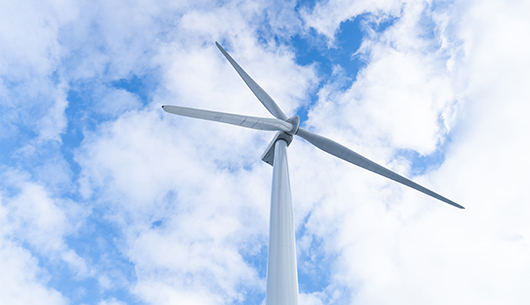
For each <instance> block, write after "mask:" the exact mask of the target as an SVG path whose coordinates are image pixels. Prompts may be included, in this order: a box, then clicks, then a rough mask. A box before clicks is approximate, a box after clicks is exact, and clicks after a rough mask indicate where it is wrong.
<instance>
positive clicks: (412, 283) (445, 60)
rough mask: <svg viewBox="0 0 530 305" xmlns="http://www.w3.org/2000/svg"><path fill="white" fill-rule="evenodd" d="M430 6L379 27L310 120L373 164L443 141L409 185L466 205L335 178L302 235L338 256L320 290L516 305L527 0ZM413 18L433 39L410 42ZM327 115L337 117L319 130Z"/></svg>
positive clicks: (371, 300) (523, 258)
mask: <svg viewBox="0 0 530 305" xmlns="http://www.w3.org/2000/svg"><path fill="white" fill-rule="evenodd" d="M330 5H331V4H330ZM425 9H426V10H427V11H426V12H425V11H424V10H425ZM345 10H346V11H347V9H345ZM430 10H431V8H430V7H429V6H425V5H424V4H423V3H415V2H410V3H408V4H406V5H405V6H404V10H403V13H402V15H401V16H400V18H399V19H398V20H396V21H395V23H394V24H393V25H392V26H391V27H389V28H388V29H387V30H386V31H385V32H384V33H381V34H377V35H375V36H373V37H372V38H371V40H370V41H369V42H365V44H364V46H363V48H362V51H363V52H369V55H370V56H369V62H368V65H367V67H366V68H365V69H364V70H363V71H362V72H361V74H360V75H359V78H358V80H357V81H356V82H355V83H354V84H353V86H352V87H351V88H350V89H349V90H348V91H347V92H345V93H340V92H339V93H337V92H334V90H336V87H335V88H334V87H333V85H332V84H331V85H329V86H328V87H327V88H324V89H323V90H322V91H321V93H320V97H321V99H320V101H319V104H318V105H317V107H316V108H315V109H314V110H313V112H311V114H310V118H311V123H312V124H313V126H315V128H317V129H318V130H323V132H326V133H328V134H331V135H335V137H336V138H342V139H344V142H348V141H350V143H351V142H353V143H352V145H351V147H356V146H361V145H362V146H363V147H362V150H363V153H364V152H366V155H367V156H369V154H370V153H371V154H372V156H375V159H377V158H379V159H380V160H382V162H383V163H385V160H389V159H390V158H392V154H393V153H394V152H393V149H396V148H398V149H399V148H409V149H414V150H416V151H418V152H420V153H430V152H432V151H433V150H434V149H435V145H436V143H437V142H438V141H443V136H444V134H445V133H446V132H449V133H450V134H451V137H452V142H451V143H450V144H449V150H448V153H447V155H446V160H445V162H444V163H443V164H442V166H441V168H440V169H439V170H438V171H436V172H428V173H427V175H426V176H425V177H417V180H418V181H419V182H421V183H424V184H426V185H428V186H433V188H435V189H436V190H439V191H440V192H441V193H442V194H446V195H447V196H449V197H451V198H454V199H455V200H456V201H457V202H459V203H461V204H463V205H464V206H466V208H468V209H467V210H464V211H458V210H456V209H452V208H451V207H446V206H443V205H442V204H439V203H438V202H435V201H433V200H430V199H428V198H426V197H425V196H423V195H421V194H417V193H416V192H414V191H412V190H408V189H403V188H401V187H395V186H394V185H392V184H390V183H382V182H377V183H376V180H375V178H374V179H372V178H370V177H368V175H365V176H363V177H362V178H359V177H356V176H358V175H364V174H361V173H360V172H359V171H357V172H355V170H353V169H351V168H348V169H347V170H348V172H346V171H343V172H342V173H341V174H340V176H339V177H340V180H339V181H337V182H336V185H335V189H336V191H335V192H336V193H335V195H334V196H333V195H332V196H326V197H325V199H324V202H323V203H320V202H318V201H317V204H316V205H315V209H314V210H313V211H312V213H311V216H310V218H309V220H308V223H307V224H306V227H307V228H308V233H309V234H314V235H315V236H318V237H321V238H322V239H323V240H324V247H325V248H327V249H328V250H327V251H329V253H331V255H333V253H335V254H337V255H338V256H337V258H336V263H335V264H333V266H332V268H333V276H332V277H333V279H332V281H331V283H330V288H333V287H337V286H336V285H339V287H340V286H343V285H344V286H347V287H349V291H352V295H351V301H352V302H354V303H357V302H358V303H363V304H390V303H392V304H411V303H412V304H420V303H430V304H448V303H453V304H468V303H481V304H497V303H499V302H508V303H511V304H524V303H525V302H526V301H527V300H528V298H529V295H528V293H527V292H526V289H525V288H523V285H524V284H522V283H526V282H528V275H527V274H528V272H527V270H528V268H529V267H530V261H529V260H528V257H529V256H528V242H527V241H526V239H527V237H528V233H529V229H530V227H529V226H528V224H527V221H526V219H525V217H524V216H523V215H526V214H527V213H526V211H527V208H526V202H527V201H528V198H527V197H528V196H526V195H525V193H524V189H525V187H526V185H528V182H529V181H528V177H527V175H526V174H525V173H526V172H528V169H529V167H530V163H529V162H527V158H526V157H525V156H527V155H528V153H529V151H528V150H529V149H530V142H529V141H528V140H527V138H528V137H527V136H526V134H525V132H526V130H528V129H529V126H528V120H527V119H526V118H525V115H524V114H525V113H527V112H528V103H527V102H526V101H527V100H528V98H529V97H530V92H529V90H528V89H527V86H526V83H527V82H528V80H529V79H530V75H529V74H528V72H527V71H528V68H529V61H528V57H527V56H526V55H523V54H527V53H528V52H529V51H530V50H529V46H528V43H527V41H526V40H525V39H522V37H525V35H526V36H528V35H527V33H526V32H528V30H527V29H529V28H530V27H529V25H528V21H527V19H528V18H527V16H525V15H527V14H525V13H522V12H528V4H526V3H523V2H514V3H510V4H504V3H503V4H494V3H489V2H480V1H477V2H470V3H466V4H461V5H456V6H455V7H450V6H449V7H443V6H441V7H438V8H437V9H436V10H435V11H434V12H433V13H430V12H429V11H430ZM420 17H421V19H420ZM426 17H428V18H432V21H433V22H436V23H435V25H436V27H435V28H434V33H433V35H434V36H433V37H429V36H428V35H427V36H421V35H418V34H421V31H423V29H424V24H422V21H425V18H426ZM322 19H323V20H325V19H326V18H325V17H324V18H322ZM329 19H331V18H329ZM328 32H330V33H333V32H334V30H328ZM433 47H438V48H439V49H438V50H437V51H436V48H435V49H433ZM375 84H378V85H375ZM394 101H396V102H399V103H396V104H393V103H392V102H394ZM397 106H399V107H402V109H399V107H397ZM392 114H393V115H394V117H393V116H392ZM330 115H334V117H337V116H339V118H342V119H335V120H333V121H332V126H329V120H328V121H326V120H325V118H326V117H329V116H330ZM439 118H442V124H440V122H439V120H440V119H439ZM416 124H417V125H416ZM368 141H370V142H368ZM357 143H359V144H357ZM389 144H390V145H391V146H388V145H389ZM385 147H387V148H385ZM359 151H361V148H359ZM387 162H388V161H387ZM342 177H344V178H342ZM332 179H337V178H336V177H332ZM359 179H360V180H361V181H359ZM371 179H372V180H371ZM380 181H382V180H380ZM352 201H353V202H352ZM346 203H348V204H349V205H347V204H346ZM518 215H520V216H518ZM347 299H348V298H347ZM347 299H346V300H344V302H348V300H347Z"/></svg>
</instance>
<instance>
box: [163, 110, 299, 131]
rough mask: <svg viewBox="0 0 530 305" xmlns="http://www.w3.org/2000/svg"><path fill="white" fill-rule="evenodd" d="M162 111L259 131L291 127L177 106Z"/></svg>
mask: <svg viewBox="0 0 530 305" xmlns="http://www.w3.org/2000/svg"><path fill="white" fill-rule="evenodd" d="M162 109H164V111H166V112H169V113H173V114H178V115H182V116H187V117H191V118H196V119H203V120H209V121H216V122H221V123H227V124H232V125H237V126H242V127H247V128H252V129H259V130H274V131H285V132H287V131H291V130H292V129H293V125H292V124H291V123H289V122H285V121H282V120H278V119H273V118H258V117H252V116H246V115H237V114H231V113H223V112H216V111H208V110H200V109H193V108H186V107H179V106H169V105H164V106H162Z"/></svg>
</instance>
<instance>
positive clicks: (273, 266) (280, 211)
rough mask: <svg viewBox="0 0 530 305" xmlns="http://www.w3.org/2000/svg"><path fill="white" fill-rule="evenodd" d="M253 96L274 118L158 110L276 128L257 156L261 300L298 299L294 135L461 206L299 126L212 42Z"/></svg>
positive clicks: (283, 304)
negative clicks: (263, 177)
mask: <svg viewBox="0 0 530 305" xmlns="http://www.w3.org/2000/svg"><path fill="white" fill-rule="evenodd" d="M215 44H216V45H217V47H218V48H219V50H220V51H221V52H222V53H223V55H224V56H225V57H226V59H228V61H229V62H230V64H232V66H233V67H234V69H236V71H237V73H238V74H239V76H241V78H242V79H243V81H244V82H245V83H246V84H247V86H248V87H249V88H250V90H251V91H252V92H253V93H254V95H255V96H256V97H257V98H258V100H259V101H260V102H261V103H262V104H263V106H265V108H267V110H268V111H269V112H270V113H271V114H272V115H273V116H274V118H261V117H252V116H244V115H237V114H230V113H222V112H216V111H208V110H200V109H193V108H186V107H178V106H169V105H164V106H162V108H163V109H164V111H166V112H169V113H173V114H177V115H181V116H187V117H192V118H197V119H203V120H209V121H216V122H222V123H227V124H232V125H238V126H242V127H246V128H252V129H258V130H271V131H277V133H276V135H275V137H274V138H273V139H272V141H271V142H270V144H269V145H268V147H267V149H266V150H265V152H264V153H263V155H262V160H263V161H264V162H266V163H268V164H270V165H272V166H273V174H272V195H271V212H270V213H271V214H270V228H269V230H270V231H269V253H268V257H267V292H266V299H265V300H266V304H267V305H297V304H298V274H297V267H296V245H295V235H294V233H295V232H294V224H293V208H292V202H291V187H290V184H289V170H288V165H287V147H288V146H289V144H290V143H291V141H292V140H293V136H295V135H297V136H299V137H301V138H303V139H305V140H306V141H308V142H309V143H311V144H313V145H314V146H316V147H317V148H319V149H321V150H323V151H325V152H327V153H329V154H331V155H333V156H335V157H338V158H340V159H342V160H344V161H346V162H349V163H352V164H355V165H357V166H360V167H362V168H364V169H367V170H369V171H371V172H374V173H376V174H379V175H381V176H383V177H386V178H389V179H391V180H394V181H396V182H398V183H401V184H404V185H406V186H408V187H411V188H413V189H415V190H418V191H420V192H422V193H424V194H426V195H429V196H431V197H434V198H436V199H438V200H440V201H443V202H445V203H448V204H450V205H452V206H455V207H457V208H460V209H463V208H464V207H463V206H461V205H459V204H457V203H456V202H454V201H451V200H449V199H447V198H445V197H443V196H441V195H439V194H437V193H435V192H433V191H431V190H429V189H427V188H425V187H423V186H421V185H419V184H417V183H415V182H413V181H411V180H409V179H407V178H405V177H403V176H401V175H399V174H397V173H395V172H393V171H391V170H389V169H386V168H385V167H383V166H381V165H379V164H377V163H375V162H372V161H370V160H368V159H367V158H365V157H363V156H361V155H359V154H358V153H356V152H354V151H352V150H351V149H349V148H347V147H345V146H343V145H341V144H339V143H337V142H335V141H333V140H330V139H328V138H325V137H323V136H320V135H317V134H314V133H312V132H310V131H308V130H305V129H303V128H302V127H300V126H299V125H300V118H299V117H298V116H297V115H295V116H293V117H290V118H288V117H287V116H286V115H285V114H284V113H283V111H282V110H281V109H280V107H278V105H277V104H276V102H275V101H274V100H273V99H272V98H271V97H270V96H269V95H268V94H267V93H266V92H265V91H264V90H263V89H262V88H261V87H260V86H259V85H258V84H257V83H256V82H255V81H254V80H253V79H252V78H251V77H250V76H249V75H248V74H247V73H246V72H245V71H244V70H243V69H242V68H241V67H240V66H239V65H238V64H237V63H236V61H235V60H234V59H233V58H232V57H231V56H230V55H229V54H228V53H227V52H226V51H225V50H224V49H223V48H222V47H221V46H220V45H219V44H218V43H217V42H216V43H215Z"/></svg>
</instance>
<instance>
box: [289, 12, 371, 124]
mask: <svg viewBox="0 0 530 305" xmlns="http://www.w3.org/2000/svg"><path fill="white" fill-rule="evenodd" d="M362 20H363V16H358V17H357V18H354V19H351V20H347V21H344V22H342V23H341V24H340V28H339V30H338V31H337V33H336V35H335V44H334V46H333V47H328V46H327V44H326V42H325V38H324V37H323V36H322V35H320V34H318V33H317V32H316V31H315V30H314V29H310V30H309V32H308V33H307V34H297V35H294V36H292V37H291V38H290V41H288V42H287V43H288V44H289V45H291V46H292V47H293V50H294V53H295V56H296V62H297V63H298V64H299V65H302V66H306V65H313V64H314V65H315V68H316V70H317V73H318V75H319V77H320V79H321V80H322V81H321V82H320V83H319V84H318V86H317V87H316V88H314V90H313V91H312V92H310V102H309V103H308V104H305V105H303V106H302V107H301V108H300V109H299V110H298V113H297V114H298V115H299V116H300V119H301V121H302V122H303V121H305V120H306V119H307V112H308V110H309V109H310V108H311V107H312V106H313V105H314V103H315V102H316V101H317V100H318V96H317V94H318V91H319V89H321V88H322V86H324V85H325V84H327V83H329V82H333V81H336V80H337V77H346V78H347V79H348V80H349V81H347V82H342V81H341V82H340V83H341V84H342V89H345V88H347V87H349V86H351V84H352V82H353V81H355V79H356V77H357V73H358V72H359V70H360V69H361V68H362V67H363V65H364V63H363V62H362V60H361V59H360V58H359V57H357V56H354V54H355V52H356V51H357V50H358V49H359V47H360V46H361V43H362V39H363V31H362V25H361V22H362ZM336 66H339V67H341V68H342V73H343V74H342V75H340V76H339V75H335V74H334V67H336Z"/></svg>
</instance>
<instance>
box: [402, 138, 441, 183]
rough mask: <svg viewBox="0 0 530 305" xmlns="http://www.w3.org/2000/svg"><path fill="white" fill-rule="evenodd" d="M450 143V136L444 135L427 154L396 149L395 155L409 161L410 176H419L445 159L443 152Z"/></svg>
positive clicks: (436, 167)
mask: <svg viewBox="0 0 530 305" xmlns="http://www.w3.org/2000/svg"><path fill="white" fill-rule="evenodd" d="M450 143H451V138H450V137H449V136H448V135H446V136H445V137H444V139H443V141H442V144H439V145H438V146H437V147H436V150H434V151H433V152H432V153H430V154H428V155H421V154H419V153H418V152H417V151H415V150H412V149H400V150H397V151H396V153H395V155H396V157H402V158H404V159H407V160H409V161H410V163H411V164H410V172H411V175H412V176H420V175H423V174H425V173H426V172H428V171H431V170H436V169H438V168H439V167H440V166H442V164H443V163H444V161H445V154H446V152H447V149H448V146H449V145H450Z"/></svg>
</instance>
